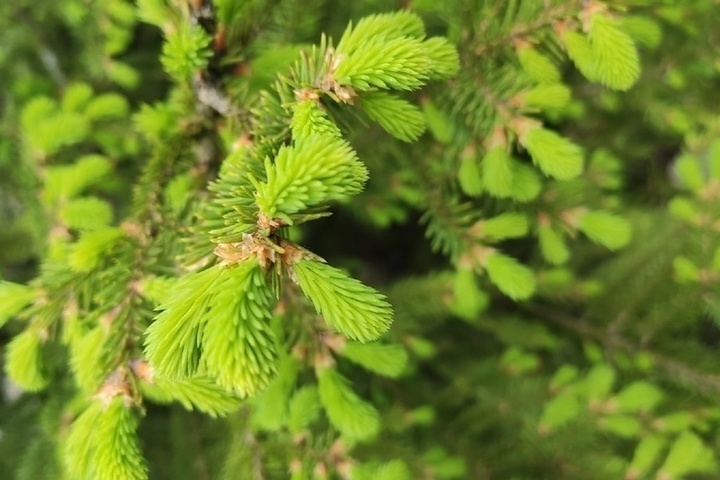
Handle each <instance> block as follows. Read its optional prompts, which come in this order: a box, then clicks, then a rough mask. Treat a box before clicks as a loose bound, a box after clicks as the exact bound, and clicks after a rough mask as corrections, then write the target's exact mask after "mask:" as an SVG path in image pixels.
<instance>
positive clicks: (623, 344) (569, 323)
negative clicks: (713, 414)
mask: <svg viewBox="0 0 720 480" xmlns="http://www.w3.org/2000/svg"><path fill="white" fill-rule="evenodd" d="M530 312H531V313H532V314H533V315H535V316H537V317H538V318H540V319H542V320H544V321H546V322H549V323H551V324H554V325H558V326H560V327H562V328H564V329H566V330H570V331H572V332H574V333H575V334H577V335H579V336H580V337H581V338H583V339H588V340H594V341H597V342H599V343H600V344H601V345H604V346H605V348H606V349H607V350H608V351H609V352H613V351H620V352H622V353H623V354H627V355H636V354H638V353H639V352H642V353H643V354H647V355H648V356H649V357H650V358H651V361H652V364H653V365H655V366H657V369H658V370H659V371H660V372H662V373H663V376H664V377H665V378H666V379H667V380H668V381H671V382H676V383H679V384H682V385H684V386H686V387H690V388H692V389H693V390H694V391H697V392H699V393H702V394H703V395H705V396H707V397H711V398H714V397H715V396H717V394H718V393H720V375H716V374H712V373H707V372H702V371H699V370H697V369H695V368H693V367H691V366H690V365H687V364H685V363H682V362H680V361H678V360H676V359H674V358H672V357H669V356H667V355H664V354H662V353H658V352H655V351H653V350H652V349H650V348H648V347H646V346H643V345H639V344H636V343H634V342H631V341H629V340H627V339H626V338H624V337H623V336H622V335H620V334H619V333H618V332H614V331H608V330H607V329H602V328H598V327H594V326H592V325H590V324H589V323H588V322H587V321H585V320H582V319H579V318H572V317H569V316H567V315H564V314H562V313H560V312H557V311H555V310H551V309H550V308H548V307H546V306H543V305H540V304H533V305H532V306H531V308H530Z"/></svg>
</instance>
